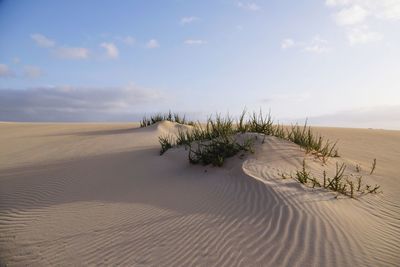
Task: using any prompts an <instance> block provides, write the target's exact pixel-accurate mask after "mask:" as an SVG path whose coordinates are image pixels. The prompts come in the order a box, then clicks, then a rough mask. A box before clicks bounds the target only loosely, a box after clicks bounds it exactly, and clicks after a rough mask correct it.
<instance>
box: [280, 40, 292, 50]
mask: <svg viewBox="0 0 400 267" xmlns="http://www.w3.org/2000/svg"><path fill="white" fill-rule="evenodd" d="M295 44H296V43H295V41H293V40H292V39H290V38H286V39H284V40H282V43H281V48H282V49H288V48H291V47H293V46H294V45H295Z"/></svg>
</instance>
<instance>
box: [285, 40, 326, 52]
mask: <svg viewBox="0 0 400 267" xmlns="http://www.w3.org/2000/svg"><path fill="white" fill-rule="evenodd" d="M295 47H297V48H300V49H301V50H302V51H305V52H310V53H318V54H320V53H325V52H328V51H330V50H331V47H330V46H329V42H328V41H327V40H325V39H323V38H321V37H319V36H318V35H316V36H315V37H314V38H312V39H311V40H310V41H307V42H304V41H295V40H293V39H291V38H286V39H284V40H282V42H281V48H282V49H283V50H287V49H291V48H295Z"/></svg>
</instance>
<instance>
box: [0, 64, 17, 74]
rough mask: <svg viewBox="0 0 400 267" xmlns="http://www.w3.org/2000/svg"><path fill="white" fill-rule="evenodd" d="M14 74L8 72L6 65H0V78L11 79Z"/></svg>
mask: <svg viewBox="0 0 400 267" xmlns="http://www.w3.org/2000/svg"><path fill="white" fill-rule="evenodd" d="M11 76H14V73H13V72H12V71H11V70H10V68H9V67H8V65H6V64H0V77H11Z"/></svg>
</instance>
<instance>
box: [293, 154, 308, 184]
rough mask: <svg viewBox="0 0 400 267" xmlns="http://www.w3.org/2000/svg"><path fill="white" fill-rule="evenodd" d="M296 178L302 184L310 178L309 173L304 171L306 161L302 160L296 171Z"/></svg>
mask: <svg viewBox="0 0 400 267" xmlns="http://www.w3.org/2000/svg"><path fill="white" fill-rule="evenodd" d="M296 179H297V181H299V182H300V183H302V184H306V183H307V181H308V180H309V179H311V176H310V173H309V172H307V171H306V161H305V160H303V168H302V170H301V171H296Z"/></svg>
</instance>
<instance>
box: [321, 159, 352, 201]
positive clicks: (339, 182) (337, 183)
mask: <svg viewBox="0 0 400 267" xmlns="http://www.w3.org/2000/svg"><path fill="white" fill-rule="evenodd" d="M345 170H346V165H345V164H344V163H342V164H341V165H340V166H339V163H337V162H336V173H335V176H334V177H333V178H332V179H330V178H328V185H327V186H326V188H328V189H331V190H332V191H336V192H339V193H342V194H346V187H347V184H346V183H344V182H343V178H344V177H345V176H344V171H345Z"/></svg>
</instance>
